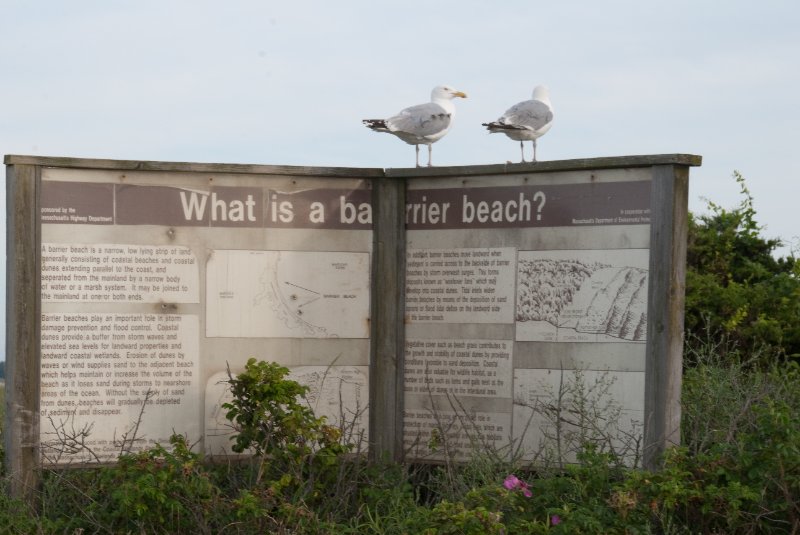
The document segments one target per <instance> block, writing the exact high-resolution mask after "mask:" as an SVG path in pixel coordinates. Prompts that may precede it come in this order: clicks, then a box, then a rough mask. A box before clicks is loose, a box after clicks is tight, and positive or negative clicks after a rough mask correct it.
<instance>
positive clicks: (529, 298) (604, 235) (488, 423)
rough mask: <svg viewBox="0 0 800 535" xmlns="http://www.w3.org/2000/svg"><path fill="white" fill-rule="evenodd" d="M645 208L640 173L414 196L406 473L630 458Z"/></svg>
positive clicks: (413, 187) (642, 331)
mask: <svg viewBox="0 0 800 535" xmlns="http://www.w3.org/2000/svg"><path fill="white" fill-rule="evenodd" d="M650 208H651V207H650V171H649V169H642V170H641V171H639V170H636V169H634V170H630V169H629V170H626V171H623V172H620V171H612V170H608V171H586V172H574V173H569V174H568V175H565V174H564V173H560V174H556V173H552V174H545V173H543V174H531V175H518V176H505V177H501V178H499V179H498V177H492V178H486V179H481V178H476V179H472V178H470V180H469V185H467V186H465V185H464V181H463V179H462V178H458V179H450V178H445V179H419V180H411V181H410V182H409V189H408V192H407V204H406V226H407V231H408V232H407V248H406V301H405V313H406V342H405V344H406V351H405V378H404V389H405V413H404V429H405V431H404V444H405V453H406V458H407V459H410V460H441V459H443V458H445V457H447V458H451V459H456V460H466V459H469V458H470V457H471V456H472V455H475V454H481V453H486V452H492V453H499V454H501V455H503V454H504V455H509V456H513V457H515V458H521V459H524V460H527V461H531V462H538V463H551V462H559V463H560V462H570V461H574V460H575V456H576V454H577V452H578V451H579V450H580V447H581V445H582V444H584V443H585V442H586V441H587V440H591V441H599V442H600V443H602V444H604V448H607V449H610V450H613V451H614V452H615V453H617V454H619V455H621V456H623V457H629V458H634V457H635V456H636V455H637V454H639V453H640V452H639V446H640V444H641V434H642V425H643V422H642V419H643V413H644V369H645V351H646V342H647V312H648V308H647V307H648V295H647V292H648V266H649V245H650Z"/></svg>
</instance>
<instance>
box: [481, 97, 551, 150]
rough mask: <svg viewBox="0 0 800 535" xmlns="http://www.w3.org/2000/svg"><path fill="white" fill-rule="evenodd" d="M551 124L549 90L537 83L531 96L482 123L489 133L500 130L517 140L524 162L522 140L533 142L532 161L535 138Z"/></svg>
mask: <svg viewBox="0 0 800 535" xmlns="http://www.w3.org/2000/svg"><path fill="white" fill-rule="evenodd" d="M552 124H553V105H552V104H550V90H549V89H547V87H546V86H543V85H539V86H536V88H535V89H534V90H533V98H532V99H531V100H525V101H523V102H520V103H518V104H514V105H513V106H511V107H510V108H509V109H508V110H507V111H506V112H505V113H504V114H503V116H502V117H500V118H499V119H497V120H496V121H494V122H491V123H483V126H485V127H486V129H487V130H489V132H490V133H493V134H494V133H497V132H502V133H503V134H505V135H507V136H508V137H510V138H511V139H513V140H515V141H519V151H520V153H521V154H522V161H523V163H524V162H525V149H524V147H523V142H524V141H531V142H533V143H532V144H533V160H531V161H533V162H535V161H536V140H537V139H538V138H540V137H541V136H543V135H544V134H545V133H546V132H547V131H548V130H550V127H551V126H552Z"/></svg>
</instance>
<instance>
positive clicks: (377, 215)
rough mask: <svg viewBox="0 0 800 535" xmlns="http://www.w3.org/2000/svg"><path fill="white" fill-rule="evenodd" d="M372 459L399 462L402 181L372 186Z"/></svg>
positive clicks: (403, 236) (403, 248) (379, 180)
mask: <svg viewBox="0 0 800 535" xmlns="http://www.w3.org/2000/svg"><path fill="white" fill-rule="evenodd" d="M372 210H373V212H372V214H373V219H372V225H373V227H372V228H373V246H372V284H371V286H372V292H371V295H372V323H371V335H370V339H371V346H370V389H369V393H370V404H369V422H370V423H369V427H370V454H371V456H372V458H373V459H385V460H401V459H402V454H403V396H404V391H403V376H404V366H403V363H404V355H405V321H404V317H405V254H406V253H405V251H406V231H405V228H406V227H405V218H404V214H405V179H403V178H376V179H374V180H373V181H372Z"/></svg>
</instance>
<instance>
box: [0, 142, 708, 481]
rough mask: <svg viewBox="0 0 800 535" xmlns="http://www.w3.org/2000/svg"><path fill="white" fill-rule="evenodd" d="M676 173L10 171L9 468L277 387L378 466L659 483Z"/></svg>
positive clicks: (677, 222)
mask: <svg viewBox="0 0 800 535" xmlns="http://www.w3.org/2000/svg"><path fill="white" fill-rule="evenodd" d="M700 161H701V159H700V157H698V156H692V155H680V154H676V155H656V156H630V157H619V158H597V159H591V160H568V161H561V162H537V163H533V164H514V165H490V166H474V167H453V168H426V169H421V168H420V169H386V170H383V169H351V168H347V169H345V168H327V169H326V168H307V167H280V166H252V165H228V164H196V163H170V162H124V161H110V160H83V159H72V158H44V157H32V156H6V158H5V163H6V165H7V168H6V176H7V181H6V184H7V194H8V200H9V202H8V208H9V213H8V236H9V240H8V255H7V258H8V269H7V274H8V279H7V302H8V305H7V310H8V311H9V313H8V324H7V354H6V362H7V368H6V369H7V386H6V396H7V403H6V428H5V431H4V434H5V436H6V439H7V440H6V465H5V466H6V467H7V471H8V473H9V474H10V475H11V488H12V493H13V494H15V495H17V496H19V495H22V494H24V493H28V495H29V496H32V495H33V494H32V493H34V492H35V489H36V488H37V486H38V481H37V473H38V468H39V467H41V466H42V465H45V466H65V465H76V464H81V463H92V462H94V463H96V462H107V461H112V460H114V459H115V458H116V456H117V455H118V454H119V453H121V452H132V451H137V450H141V449H143V448H146V447H148V446H150V445H152V444H155V443H166V442H167V441H168V440H169V438H170V436H171V435H172V434H173V433H180V434H183V435H186V437H187V438H188V441H189V442H190V443H191V444H194V445H196V446H195V447H196V448H197V449H200V450H203V451H204V452H205V453H207V454H209V455H212V456H215V455H230V454H231V448H230V446H231V443H232V442H231V434H232V428H231V426H230V424H229V422H228V420H227V419H226V418H225V410H224V408H223V405H224V404H225V403H226V401H227V400H228V399H229V396H230V392H229V389H228V388H227V385H226V384H225V381H226V379H227V378H228V374H229V373H233V374H236V373H238V372H239V371H240V370H241V369H242V368H243V367H244V365H245V363H246V362H247V361H248V360H249V359H250V358H255V359H257V360H263V361H271V362H277V363H279V364H281V365H283V366H286V367H287V368H289V371H290V376H291V377H292V378H294V379H296V380H297V381H299V382H301V383H303V384H305V385H307V386H308V387H309V391H308V395H307V402H308V403H309V405H310V407H311V408H312V409H313V410H314V412H315V413H316V414H317V415H319V416H326V417H327V419H328V422H329V423H331V424H333V425H338V426H340V427H341V429H342V430H343V431H344V432H345V436H344V439H345V440H349V441H350V442H352V443H356V444H358V445H359V446H360V450H361V451H364V450H366V449H368V450H369V451H370V452H371V453H372V454H373V455H374V456H375V458H384V457H389V458H393V459H396V460H401V459H405V460H408V461H433V462H439V461H442V460H445V459H446V460H448V461H450V460H464V459H469V458H470V456H472V455H474V454H475V453H479V454H480V453H482V452H483V453H486V452H491V454H492V455H497V454H500V455H504V454H507V455H513V456H514V457H515V458H522V459H527V460H528V461H530V462H532V463H537V462H552V461H554V462H559V463H561V462H570V461H572V460H574V459H575V453H576V451H577V449H578V448H579V447H580V445H581V444H582V443H584V442H585V441H587V440H588V441H594V442H595V443H597V444H602V447H603V448H606V449H609V448H611V449H613V450H614V451H615V453H617V454H620V455H622V456H627V458H628V459H632V460H636V459H639V458H641V459H643V464H644V465H645V466H648V467H654V466H655V464H656V463H657V459H658V458H659V454H660V452H661V451H663V449H664V448H665V447H666V446H667V445H668V444H670V443H676V442H678V441H679V430H680V399H679V396H680V380H681V356H682V346H683V341H682V329H683V305H684V302H683V298H684V297H683V295H684V288H683V284H684V276H685V273H684V269H685V254H686V234H687V219H688V169H689V167H690V166H696V165H699V164H700Z"/></svg>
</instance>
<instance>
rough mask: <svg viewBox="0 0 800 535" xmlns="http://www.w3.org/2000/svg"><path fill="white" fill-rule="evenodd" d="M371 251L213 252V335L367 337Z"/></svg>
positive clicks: (209, 303)
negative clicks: (369, 252)
mask: <svg viewBox="0 0 800 535" xmlns="http://www.w3.org/2000/svg"><path fill="white" fill-rule="evenodd" d="M369 268H370V263H369V254H368V253H344V252H301V251H246V250H214V251H211V255H210V258H209V260H208V264H207V266H206V336H209V337H214V336H217V337H253V338H368V337H369Z"/></svg>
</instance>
